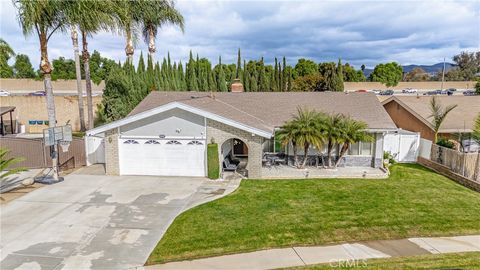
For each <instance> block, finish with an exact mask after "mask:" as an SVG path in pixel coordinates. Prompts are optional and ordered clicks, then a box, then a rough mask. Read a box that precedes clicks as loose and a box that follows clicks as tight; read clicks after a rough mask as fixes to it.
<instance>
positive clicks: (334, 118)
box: [325, 114, 345, 167]
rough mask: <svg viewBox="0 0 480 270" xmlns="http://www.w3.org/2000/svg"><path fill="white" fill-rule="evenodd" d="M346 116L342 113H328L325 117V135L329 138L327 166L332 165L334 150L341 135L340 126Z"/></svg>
mask: <svg viewBox="0 0 480 270" xmlns="http://www.w3.org/2000/svg"><path fill="white" fill-rule="evenodd" d="M344 119H345V116H344V115H342V114H333V115H328V116H327V117H326V118H325V136H326V139H327V159H328V160H327V166H328V167H332V152H333V149H334V146H335V144H337V140H338V138H339V136H340V131H341V130H340V126H341V123H342V121H343V120H344Z"/></svg>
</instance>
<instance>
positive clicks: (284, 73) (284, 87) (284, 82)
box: [281, 56, 288, 91]
mask: <svg viewBox="0 0 480 270" xmlns="http://www.w3.org/2000/svg"><path fill="white" fill-rule="evenodd" d="M287 79H288V73H287V59H285V56H283V71H282V89H281V91H287Z"/></svg>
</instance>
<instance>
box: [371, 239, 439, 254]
mask: <svg viewBox="0 0 480 270" xmlns="http://www.w3.org/2000/svg"><path fill="white" fill-rule="evenodd" d="M363 244H364V245H366V246H367V247H370V248H373V249H375V250H378V251H380V252H383V253H385V254H388V255H390V256H414V255H422V254H430V252H428V251H427V250H425V249H423V248H420V247H419V246H418V245H416V244H414V243H412V242H410V241H409V240H407V239H398V240H380V241H369V242H366V243H363Z"/></svg>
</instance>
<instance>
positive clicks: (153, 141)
mask: <svg viewBox="0 0 480 270" xmlns="http://www.w3.org/2000/svg"><path fill="white" fill-rule="evenodd" d="M145 144H160V142H158V141H157V140H148V141H146V142H145Z"/></svg>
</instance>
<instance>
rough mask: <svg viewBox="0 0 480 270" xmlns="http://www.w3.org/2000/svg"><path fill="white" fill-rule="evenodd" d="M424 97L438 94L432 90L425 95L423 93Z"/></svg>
mask: <svg viewBox="0 0 480 270" xmlns="http://www.w3.org/2000/svg"><path fill="white" fill-rule="evenodd" d="M423 95H424V96H434V95H438V92H437V90H433V91H428V92H426V93H423Z"/></svg>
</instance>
